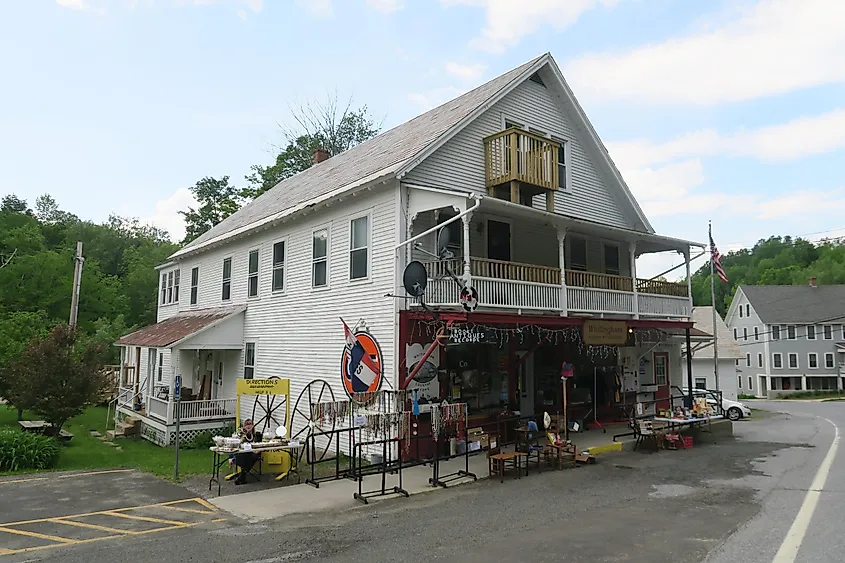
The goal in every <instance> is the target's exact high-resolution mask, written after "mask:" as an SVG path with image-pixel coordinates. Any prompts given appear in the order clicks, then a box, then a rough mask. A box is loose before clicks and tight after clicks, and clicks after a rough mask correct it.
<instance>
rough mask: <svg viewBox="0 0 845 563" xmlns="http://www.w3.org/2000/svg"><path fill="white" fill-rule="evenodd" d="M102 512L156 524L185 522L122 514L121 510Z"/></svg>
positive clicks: (179, 524)
mask: <svg viewBox="0 0 845 563" xmlns="http://www.w3.org/2000/svg"><path fill="white" fill-rule="evenodd" d="M102 514H107V515H109V516H118V517H120V518H128V519H129V520H143V521H144V522H155V523H157V524H168V525H170V526H184V525H185V524H187V522H181V521H179V520H165V519H164V518H151V517H149V516H135V515H134V514H124V513H123V512H109V511H105V512H102Z"/></svg>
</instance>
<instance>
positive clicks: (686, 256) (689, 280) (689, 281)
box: [683, 247, 692, 316]
mask: <svg viewBox="0 0 845 563" xmlns="http://www.w3.org/2000/svg"><path fill="white" fill-rule="evenodd" d="M683 254H684V262H685V263H686V266H687V297H688V298H689V314H690V316H692V275H691V274H690V262H689V258H690V256H689V255H690V252H689V247H686V248H685V249H684V252H683Z"/></svg>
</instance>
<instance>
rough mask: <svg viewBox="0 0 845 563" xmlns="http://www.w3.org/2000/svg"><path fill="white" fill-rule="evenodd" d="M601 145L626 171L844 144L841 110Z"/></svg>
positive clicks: (789, 156)
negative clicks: (756, 126) (727, 130)
mask: <svg viewBox="0 0 845 563" xmlns="http://www.w3.org/2000/svg"><path fill="white" fill-rule="evenodd" d="M844 35H845V34H844ZM843 66H845V65H843ZM607 147H608V151H609V152H610V155H611V157H612V158H613V160H614V162H616V163H617V164H618V165H619V166H620V168H626V169H629V168H635V169H636V168H645V167H648V166H652V165H654V164H661V163H664V162H671V161H673V160H677V159H679V158H686V157H691V156H695V157H704V156H734V157H736V156H751V157H755V158H759V159H762V160H771V161H783V160H794V159H797V158H802V157H806V156H810V155H814V154H823V153H827V152H830V151H834V150H837V149H841V148H845V109H836V110H834V111H831V112H829V113H825V114H821V115H817V116H812V117H799V118H797V119H795V120H793V121H790V122H788V123H783V124H779V125H772V126H767V127H761V128H759V129H751V130H746V129H740V130H737V131H735V132H733V133H728V134H722V133H718V132H716V131H714V130H712V129H706V130H701V131H695V132H693V133H687V134H685V135H681V136H680V137H675V138H674V139H671V140H669V141H665V142H662V143H655V142H653V141H650V140H647V139H634V140H630V141H622V142H615V143H614V142H610V143H607Z"/></svg>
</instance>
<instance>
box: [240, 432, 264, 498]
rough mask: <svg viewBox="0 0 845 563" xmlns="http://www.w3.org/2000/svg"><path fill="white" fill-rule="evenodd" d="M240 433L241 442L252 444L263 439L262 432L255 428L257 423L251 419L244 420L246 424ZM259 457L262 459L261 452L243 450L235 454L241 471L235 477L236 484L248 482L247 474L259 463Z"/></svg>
mask: <svg viewBox="0 0 845 563" xmlns="http://www.w3.org/2000/svg"><path fill="white" fill-rule="evenodd" d="M239 434H240V438H241V444H243V443H250V444H252V443H253V442H260V441H261V432H257V431H256V430H255V425H254V424H253V423H252V420H251V419H246V420H245V421H244V425H243V427H242V428H241V430H240V433H239ZM259 459H261V454H259V453H255V452H243V453H239V454H237V455H236V456H235V464H237V466H238V468H240V473H238V476H237V478H236V479H235V485H243V484H244V483H246V476H247V475H248V474H249V471H250V469H252V467H253V466H254V465H255V464H256V463H258V460H259Z"/></svg>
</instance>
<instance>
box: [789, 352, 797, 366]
mask: <svg viewBox="0 0 845 563" xmlns="http://www.w3.org/2000/svg"><path fill="white" fill-rule="evenodd" d="M789 369H798V354H789Z"/></svg>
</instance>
